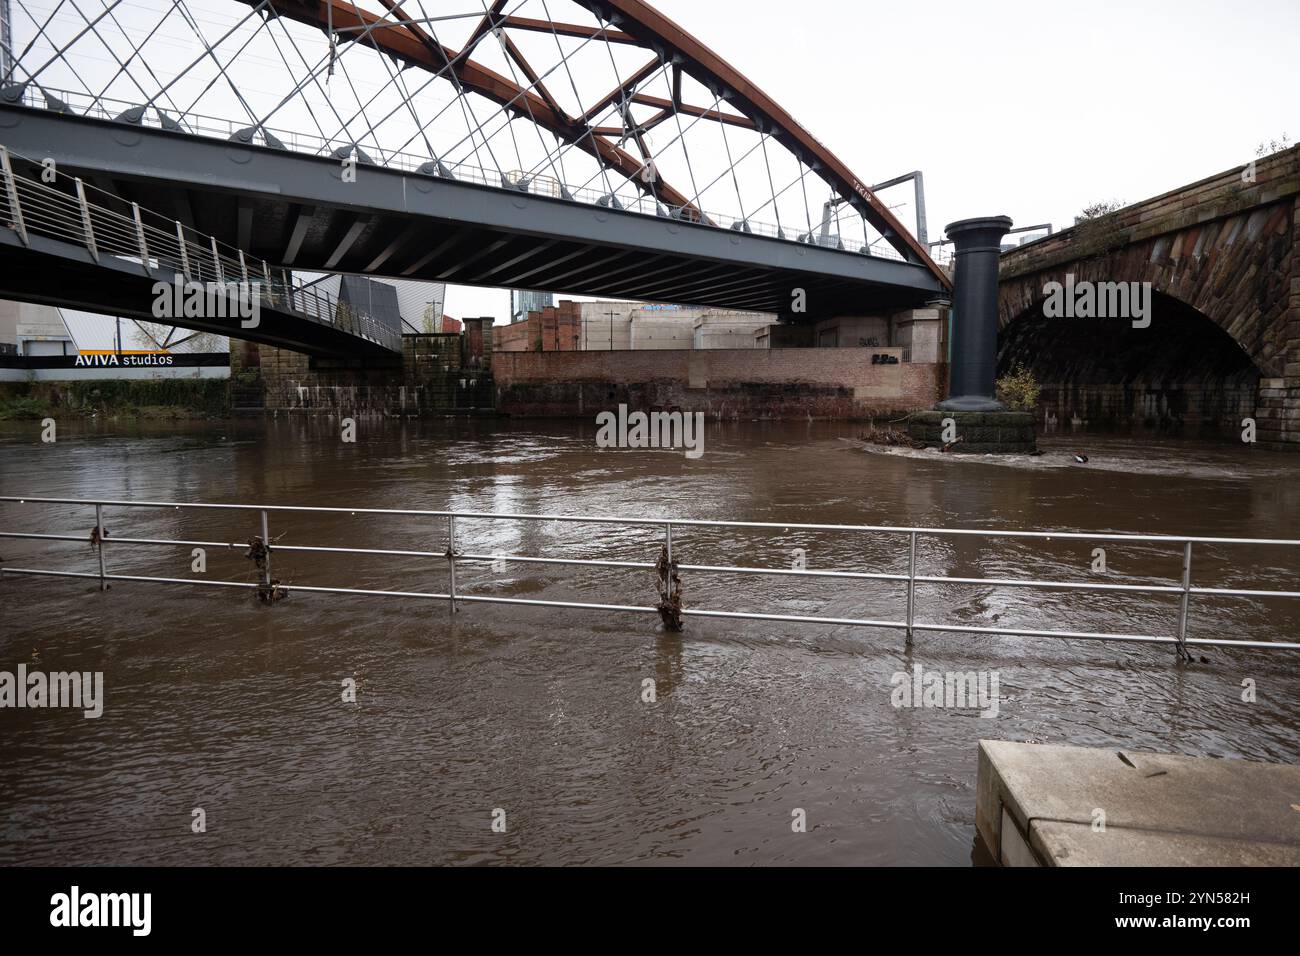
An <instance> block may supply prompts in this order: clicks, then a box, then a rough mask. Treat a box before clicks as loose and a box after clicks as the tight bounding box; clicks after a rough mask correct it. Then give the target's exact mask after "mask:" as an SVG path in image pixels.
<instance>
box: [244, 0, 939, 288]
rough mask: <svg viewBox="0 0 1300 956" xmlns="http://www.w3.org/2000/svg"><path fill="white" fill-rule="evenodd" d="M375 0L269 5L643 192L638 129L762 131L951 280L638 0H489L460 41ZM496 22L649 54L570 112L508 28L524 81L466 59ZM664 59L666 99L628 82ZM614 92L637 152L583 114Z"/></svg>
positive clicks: (591, 114)
mask: <svg viewBox="0 0 1300 956" xmlns="http://www.w3.org/2000/svg"><path fill="white" fill-rule="evenodd" d="M239 2H240V3H244V4H247V5H249V6H257V4H258V0H239ZM379 2H380V3H381V4H382V5H383V6H384V7H386V8H387V9H388V11H389V14H390V15H391V17H392V19H391V20H387V19H385V18H384V17H382V16H380V15H378V14H375V13H371V12H369V11H366V10H362V9H360V8H358V7H356V6H354V5H353V4H351V3H348V2H346V0H280V2H279V3H276V4H275V7H274V10H275V15H277V16H280V17H285V18H288V19H291V20H296V21H298V22H300V23H304V24H307V25H309V26H312V27H316V28H318V29H321V30H326V31H328V30H329V29H330V28H331V27H333V28H334V29H335V30H345V31H348V30H350V31H355V32H357V33H358V34H359V33H360V32H361V31H366V33H365V35H366V36H367V38H368V39H367V43H368V44H369V45H371V46H373V47H375V48H376V49H377V50H379V51H380V52H383V53H387V54H389V55H390V56H393V57H396V58H397V59H399V60H402V61H404V62H406V63H409V64H411V65H412V66H416V67H419V68H423V69H426V70H430V71H433V72H437V71H439V70H446V71H447V72H449V73H453V74H454V75H455V78H456V81H457V82H458V83H459V84H460V86H461V87H463V88H464V89H465V90H468V91H471V92H474V93H478V94H479V95H481V96H483V97H485V98H487V99H489V100H492V101H493V102H495V103H497V104H498V105H500V106H501V107H502V108H503V109H505V110H508V111H509V112H511V113H512V114H514V115H515V116H517V117H521V118H526V119H529V120H531V121H533V122H535V123H537V124H538V125H539V126H541V127H542V128H543V129H546V130H547V131H549V132H552V133H554V134H556V135H558V136H560V137H561V138H563V139H564V140H566V141H567V142H569V143H571V144H573V145H574V146H575V147H577V148H579V149H581V150H583V151H584V152H587V153H589V154H591V155H592V156H594V157H596V158H597V160H599V161H601V162H603V163H605V164H606V165H608V166H609V167H610V168H611V169H614V170H616V171H618V172H619V173H621V174H622V175H624V176H625V177H627V178H628V179H629V180H631V181H632V182H633V183H637V184H638V185H639V188H641V189H642V190H643V191H645V192H650V189H649V187H648V186H647V185H646V184H645V183H643V182H640V180H639V177H638V176H637V174H638V173H640V172H641V171H642V170H643V169H644V167H645V162H646V160H648V159H649V158H650V156H649V153H648V150H647V149H646V146H645V143H644V141H643V139H642V134H644V133H645V132H646V131H647V130H648V129H650V128H651V127H653V126H655V125H657V124H658V123H660V122H663V121H664V120H665V119H668V118H670V117H671V116H673V115H674V114H679V115H689V116H702V117H705V118H707V119H711V120H715V121H718V122H723V123H728V124H731V125H735V126H744V127H746V128H748V129H753V130H756V131H757V132H759V133H767V134H770V135H771V136H772V138H773V139H775V140H776V141H777V142H779V143H781V144H782V145H783V146H785V147H786V148H787V149H789V150H790V151H791V153H793V154H794V155H795V156H796V157H797V158H798V159H799V160H800V161H801V162H803V163H804V164H805V165H806V166H808V167H809V168H810V169H812V170H813V171H814V172H816V173H818V174H819V175H820V176H821V177H822V178H823V179H825V180H826V181H827V182H828V183H829V184H830V185H831V187H832V188H833V189H834V190H835V191H836V192H837V193H838V194H839V195H840V197H841V198H842V199H844V200H845V201H846V202H848V203H849V204H851V205H852V206H853V208H855V209H856V210H858V212H859V213H861V214H862V216H863V217H864V218H865V219H866V220H867V222H869V223H870V224H871V225H872V226H873V227H874V228H875V229H876V230H877V231H878V232H879V233H880V234H881V235H882V236H883V237H884V238H885V240H886V241H887V242H889V244H890V245H891V246H893V247H894V249H896V250H897V251H898V252H899V253H900V254H901V255H902V256H903V257H904V258H905V259H906V260H908V261H909V262H913V263H916V264H919V265H922V266H924V267H925V268H927V269H928V270H929V271H930V272H931V273H932V274H933V275H934V276H935V277H936V278H937V279H939V281H940V282H941V283H942V284H943V285H944V287H945V288H951V280H950V279H949V277H948V275H947V273H945V272H944V271H943V270H942V269H940V268H939V267H938V266H937V265H936V264H935V262H934V261H933V260H932V259H931V258H930V256H929V254H928V252H927V250H926V249H925V247H924V246H922V245H921V244H920V242H918V241H917V239H916V237H914V236H913V235H912V234H911V233H910V232H908V231H907V229H905V228H904V227H903V225H902V224H901V223H900V222H899V221H898V219H897V218H895V216H894V214H893V213H892V212H890V211H889V209H888V207H887V206H885V204H884V203H882V202H881V201H880V199H879V198H877V197H876V195H875V194H874V193H873V192H872V191H871V190H870V189H869V188H868V187H867V186H866V184H864V183H863V182H862V181H861V180H860V179H858V177H857V176H855V175H854V174H853V173H852V171H850V170H849V168H848V166H846V165H845V164H844V163H843V162H842V161H841V160H840V159H839V158H838V157H837V156H835V154H833V153H832V152H831V151H830V150H829V149H827V148H826V147H825V146H823V145H822V144H821V143H820V142H818V141H817V139H816V138H814V137H813V136H812V134H810V133H809V132H808V131H807V130H806V129H804V128H803V127H802V126H800V125H799V123H798V122H796V121H795V119H794V117H792V116H791V115H790V114H789V113H787V112H786V111H785V110H784V109H782V108H781V107H780V106H778V105H777V104H776V102H775V101H774V100H773V99H772V98H771V97H769V96H768V95H767V94H766V93H764V92H763V91H762V90H761V89H759V88H758V87H757V86H756V85H754V84H753V83H751V82H750V81H749V80H748V79H746V78H745V77H744V76H743V75H742V74H741V73H740V72H738V71H737V70H736V69H735V68H733V67H732V66H730V65H729V64H728V63H727V62H726V61H725V60H723V59H722V57H720V56H719V55H718V54H717V53H715V52H713V51H712V50H711V49H709V48H708V47H707V46H705V45H704V44H703V43H701V42H700V41H699V40H697V39H696V38H695V37H693V36H692V35H691V34H690V33H688V32H687V31H686V30H684V29H682V27H680V26H678V25H677V24H676V23H674V22H673V21H672V20H670V19H668V18H667V17H666V16H664V15H663V14H662V13H660V12H659V11H658V10H656V9H654V8H653V7H652V6H650V5H649V4H648V3H644V2H642V0H574V2H576V3H578V4H580V5H581V6H583V7H585V8H587V9H588V10H589V11H590V12H591V13H592V14H594V15H595V16H596V17H597V18H599V19H600V20H602V21H604V22H605V23H609V24H611V27H609V28H597V27H590V26H583V25H580V24H572V23H559V22H552V21H549V20H534V19H529V18H525V17H517V16H508V15H504V14H503V13H502V10H503V9H504V8H505V5H506V0H494V2H493V3H492V4H491V5H490V6H489V7H488V9H487V10H486V11H485V13H484V15H483V18H482V19H481V20H480V22H479V23H478V25H477V27H476V28H475V29H474V31H473V32H472V33H471V34H470V37H469V40H468V42H467V43H466V45H465V47H464V48H462V49H460V50H454V49H451V48H450V47H447V46H444V45H443V44H441V43H439V42H438V41H436V40H435V39H434V38H433V37H432V36H430V35H429V33H428V32H427V31H425V30H424V29H422V28H421V26H420V24H419V23H418V22H416V21H415V20H414V19H413V18H412V17H410V16H409V15H407V14H406V13H405V12H403V11H402V9H401V6H400V4H399V3H398V2H397V0H379ZM497 27H502V28H508V29H517V30H533V31H543V32H548V33H549V32H551V31H555V32H557V33H559V34H561V35H564V36H573V37H592V38H597V39H601V40H604V41H605V42H608V43H620V44H630V45H633V46H638V47H642V48H645V49H646V50H648V51H649V52H651V53H653V54H654V58H653V59H652V60H650V62H648V63H647V64H646V65H645V66H643V67H641V68H640V69H638V70H636V71H635V72H633V73H632V74H631V75H630V76H628V77H627V78H626V79H624V80H623V82H622V84H621V86H619V87H617V88H615V89H613V90H610V91H609V92H608V93H606V94H605V95H604V96H602V97H601V98H600V99H599V100H597V101H596V102H595V103H594V104H593V105H592V106H590V107H588V108H587V109H586V110H585V111H584V112H583V113H582V115H580V116H570V115H568V113H567V112H565V110H563V109H562V108H561V107H560V105H559V103H558V102H557V101H556V100H555V98H554V97H553V96H552V95H551V94H550V92H549V91H548V90H547V89H546V86H545V84H544V83H542V82H541V81H540V79H539V78H538V76H537V73H536V71H534V70H533V68H532V66H531V65H530V64H529V63H528V61H527V59H525V58H524V56H523V53H522V52H521V51H520V50H519V48H518V47H517V46H516V45H515V44H514V43H513V42H512V41H511V40H510V39H509V36H508V35H506V34H504V33H503V39H504V43H505V47H506V51H507V53H508V55H509V56H510V57H511V59H512V60H514V61H515V63H516V64H517V65H518V66H519V68H520V70H521V72H523V74H524V75H525V76H526V77H527V78H528V81H529V83H530V84H531V88H526V87H522V86H520V85H518V84H517V83H515V82H514V81H513V80H511V79H510V78H508V77H505V76H502V75H501V74H500V73H497V72H496V71H494V70H491V69H489V68H487V67H486V66H483V65H482V64H480V63H477V62H475V61H474V60H473V58H472V56H471V54H472V53H473V49H474V47H475V46H476V45H477V44H478V43H479V41H480V40H482V39H483V38H484V37H485V36H486V35H487V34H489V33H490V32H491V31H492V30H493V29H494V28H497ZM665 62H668V63H671V65H672V68H673V97H672V99H671V100H665V99H662V98H660V97H653V96H648V95H645V94H640V93H636V92H634V91H635V88H636V87H637V85H638V84H640V83H641V82H642V81H644V80H645V79H646V78H647V77H649V76H650V75H651V74H652V73H654V72H655V71H657V70H659V69H662V67H663V64H664V63H665ZM683 71H684V72H685V73H686V74H687V75H689V76H691V77H692V78H693V79H694V80H696V81H697V82H699V83H700V84H701V85H703V86H704V87H706V88H707V89H709V90H710V91H711V92H713V93H715V94H720V95H721V96H722V97H723V98H724V99H725V100H726V101H727V103H728V104H729V105H730V106H732V107H734V108H735V109H736V110H737V111H738V112H739V113H740V114H741V115H735V114H732V113H725V112H720V111H717V110H712V109H706V108H703V107H699V106H694V105H691V104H688V103H684V102H683V101H682V98H681V74H682V72H683ZM629 94H630V95H629ZM624 98H627V99H628V100H629V101H630V102H632V103H638V104H641V105H645V106H652V107H658V108H659V113H657V114H656V115H655V116H654V117H652V118H651V119H649V120H648V121H647V122H645V123H643V124H641V125H640V126H639V127H638V128H637V129H636V130H635V131H634V133H633V139H634V140H635V141H636V143H637V146H638V149H639V150H640V151H641V153H642V157H641V158H638V157H637V156H634V155H633V154H631V153H629V152H627V151H626V150H624V149H622V148H620V147H619V146H618V145H616V144H615V143H614V142H611V141H610V140H609V139H608V138H607V137H612V136H618V135H620V134H621V133H622V130H621V129H617V130H616V129H613V128H603V127H593V126H591V125H590V121H591V120H592V119H594V118H595V117H597V116H599V115H600V114H601V113H602V112H604V111H605V110H607V109H608V108H609V107H610V106H611V105H613V104H614V103H617V102H619V101H620V100H622V99H624ZM657 192H658V195H659V196H660V197H661V198H663V199H664V200H665V201H667V202H670V203H673V204H674V205H677V206H680V207H683V208H688V209H694V207H693V206H692V204H691V202H690V200H689V199H688V198H687V197H686V196H685V195H683V194H682V193H681V192H680V191H678V190H677V189H674V188H673V187H672V186H670V185H669V184H667V183H665V182H663V181H662V180H659V181H658V182H657ZM695 211H696V212H697V213H698V212H699V210H695Z"/></svg>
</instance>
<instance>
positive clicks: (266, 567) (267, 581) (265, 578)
mask: <svg viewBox="0 0 1300 956" xmlns="http://www.w3.org/2000/svg"><path fill="white" fill-rule="evenodd" d="M262 547H263V548H264V549H265V551H266V561H264V562H263V564H262V587H264V588H266V600H267V603H268V604H269V603H271V602H272V601H274V599H275V595H274V594H272V593H271V530H270V527H269V525H268V524H267V520H266V509H265V508H263V509H262Z"/></svg>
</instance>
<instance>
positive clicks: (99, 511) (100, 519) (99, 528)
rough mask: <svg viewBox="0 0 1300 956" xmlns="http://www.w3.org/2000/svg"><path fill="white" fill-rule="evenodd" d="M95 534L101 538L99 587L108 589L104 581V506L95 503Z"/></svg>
mask: <svg viewBox="0 0 1300 956" xmlns="http://www.w3.org/2000/svg"><path fill="white" fill-rule="evenodd" d="M95 536H96V537H97V538H99V589H100V590H101V591H107V590H108V585H107V583H106V582H105V581H104V506H103V505H98V504H97V505H95Z"/></svg>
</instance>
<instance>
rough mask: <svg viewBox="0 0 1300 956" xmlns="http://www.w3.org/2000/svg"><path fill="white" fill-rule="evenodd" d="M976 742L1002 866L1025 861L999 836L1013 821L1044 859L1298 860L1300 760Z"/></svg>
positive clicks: (983, 796) (980, 801) (980, 818)
mask: <svg viewBox="0 0 1300 956" xmlns="http://www.w3.org/2000/svg"><path fill="white" fill-rule="evenodd" d="M979 746H980V751H979V770H978V774H979V778H978V782H977V785H976V814H975V818H976V827H977V829H978V830H979V833H980V836H981V838H982V839H983V840H984V842H985V844H986V846H987V847H988V848H989V850H990V852H992V853H994V854H997V855H998V858H999V859H1000V860H1001V861H1002V862H1004V863H1007V862H1010V861H1011V860H1019V861H1021V862H1023V861H1024V860H1025V859H1026V858H1025V856H1024V854H1023V853H1022V852H1021V848H1020V847H1019V846H1018V845H1017V843H1016V840H1015V839H1014V838H1012V837H1009V835H1008V833H1007V832H1006V830H1007V828H1009V827H1012V826H1014V827H1015V829H1016V831H1017V835H1018V837H1019V838H1020V840H1021V841H1022V842H1026V843H1028V845H1029V847H1030V848H1031V849H1032V851H1033V853H1032V858H1033V859H1037V860H1039V861H1041V862H1042V863H1044V864H1045V865H1048V866H1078V865H1105V866H1123V865H1144V866H1189V865H1199V866H1210V865H1215V866H1232V865H1284V866H1298V865H1300V811H1297V810H1296V809H1295V807H1296V806H1297V805H1300V801H1297V795H1298V794H1300V767H1298V766H1294V765H1290V764H1271V763H1260V762H1255V761H1246V760H1217V759H1213V758H1208V757H1184V756H1176V755H1170V754H1154V753H1143V752H1137V751H1128V750H1124V751H1122V752H1121V751H1119V750H1115V749H1094V748H1085V747H1059V746H1049V745H1042V744H1023V743H1015V742H1011V741H999V740H981V741H980V745H979ZM1121 753H1122V756H1121ZM1099 813H1101V814H1104V818H1101V817H1099ZM1099 820H1103V822H1104V828H1102V827H1099V826H1098V825H1097V824H1098V821H1099ZM1008 847H1011V848H1012V849H1011V850H1009V851H1007V850H1006V848H1008ZM1004 851H1005V852H1004Z"/></svg>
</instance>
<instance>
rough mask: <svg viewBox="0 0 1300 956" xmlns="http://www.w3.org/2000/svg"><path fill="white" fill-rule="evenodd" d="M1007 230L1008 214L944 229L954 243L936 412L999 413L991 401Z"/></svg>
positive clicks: (995, 372)
mask: <svg viewBox="0 0 1300 956" xmlns="http://www.w3.org/2000/svg"><path fill="white" fill-rule="evenodd" d="M1010 228H1011V219H1010V217H1008V216H989V217H986V218H983V219H963V220H961V221H960V222H954V223H951V224H950V225H949V226H948V228H947V229H946V230H945V232H947V234H948V238H949V239H951V240H952V242H953V255H954V258H955V269H954V274H953V281H952V288H953V311H954V313H955V315H954V321H953V330H952V366H951V368H950V369H949V372H948V397H947V398H946V399H944V400H943V401H942V402H940V403H939V405H938V407H939V409H940V411H952V412H1000V411H1004V410H1005V408H1004V406H1003V405H1002V403H1001V402H999V401H998V400H997V399H996V398H994V380H995V378H996V377H997V370H998V255H999V253H1000V251H1001V240H1002V237H1003V236H1004V235H1006V232H1007V230H1008V229H1010Z"/></svg>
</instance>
